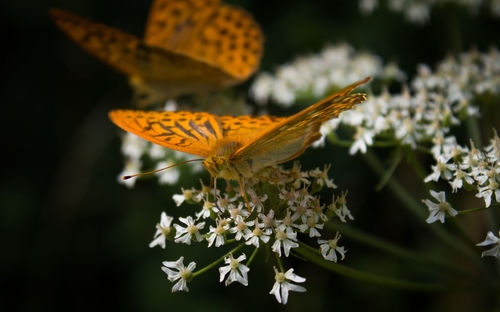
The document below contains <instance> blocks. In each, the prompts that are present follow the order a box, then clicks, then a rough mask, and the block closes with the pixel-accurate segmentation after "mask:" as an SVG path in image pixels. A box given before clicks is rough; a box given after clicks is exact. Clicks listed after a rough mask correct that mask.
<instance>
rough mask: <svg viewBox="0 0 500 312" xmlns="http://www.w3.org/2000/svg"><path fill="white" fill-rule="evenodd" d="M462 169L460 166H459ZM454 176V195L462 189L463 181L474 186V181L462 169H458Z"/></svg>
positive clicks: (452, 185)
mask: <svg viewBox="0 0 500 312" xmlns="http://www.w3.org/2000/svg"><path fill="white" fill-rule="evenodd" d="M459 167H460V166H459ZM453 175H454V176H455V179H453V181H451V182H450V185H451V188H452V189H453V193H456V192H457V190H458V189H460V188H462V186H463V181H465V182H466V183H468V184H470V185H473V184H474V179H473V178H472V177H471V176H470V175H469V173H467V172H465V171H462V169H460V168H458V169H457V170H456V171H455V172H454V173H453Z"/></svg>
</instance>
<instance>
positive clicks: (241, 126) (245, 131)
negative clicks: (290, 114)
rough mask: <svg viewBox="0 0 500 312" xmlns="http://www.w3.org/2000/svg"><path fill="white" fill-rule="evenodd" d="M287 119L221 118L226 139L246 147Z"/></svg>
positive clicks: (270, 117)
mask: <svg viewBox="0 0 500 312" xmlns="http://www.w3.org/2000/svg"><path fill="white" fill-rule="evenodd" d="M285 119H286V117H274V116H258V117H257V116H237V117H233V116H221V117H219V121H220V123H221V125H222V131H223V133H224V137H225V138H228V139H230V140H233V141H237V142H240V143H242V144H243V145H246V144H247V143H249V142H251V141H252V140H253V139H254V138H256V137H257V136H259V135H260V134H262V133H263V132H264V131H265V130H267V129H269V128H271V127H273V126H275V125H277V124H278V123H280V122H281V121H283V120H285Z"/></svg>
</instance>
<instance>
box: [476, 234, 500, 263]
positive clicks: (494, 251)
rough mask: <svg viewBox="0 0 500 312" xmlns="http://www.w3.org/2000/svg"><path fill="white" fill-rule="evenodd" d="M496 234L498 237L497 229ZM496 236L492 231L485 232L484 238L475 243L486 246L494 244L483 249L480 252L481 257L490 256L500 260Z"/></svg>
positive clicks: (498, 242) (499, 246) (499, 242)
mask: <svg viewBox="0 0 500 312" xmlns="http://www.w3.org/2000/svg"><path fill="white" fill-rule="evenodd" d="M498 236H499V237H500V231H498ZM499 237H496V236H495V235H494V234H493V232H491V231H489V232H488V234H486V238H485V240H484V241H482V242H480V243H479V244H476V246H488V245H494V246H493V248H491V249H488V250H485V251H483V252H482V253H481V257H485V256H491V257H495V258H497V259H499V260H500V238H499Z"/></svg>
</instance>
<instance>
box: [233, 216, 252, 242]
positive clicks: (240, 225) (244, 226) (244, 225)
mask: <svg viewBox="0 0 500 312" xmlns="http://www.w3.org/2000/svg"><path fill="white" fill-rule="evenodd" d="M234 223H235V226H233V227H232V228H230V229H229V232H231V233H233V234H235V233H236V235H235V236H234V238H235V239H236V240H237V241H239V240H241V238H243V237H245V236H247V235H251V234H250V233H251V232H252V231H250V229H249V227H250V226H253V225H254V223H255V222H254V221H248V222H245V220H243V217H242V216H241V215H237V216H236V217H235V218H234Z"/></svg>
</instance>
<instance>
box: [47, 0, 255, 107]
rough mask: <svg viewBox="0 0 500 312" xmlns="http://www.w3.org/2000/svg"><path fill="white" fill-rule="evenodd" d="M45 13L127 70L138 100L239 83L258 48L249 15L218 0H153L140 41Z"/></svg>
mask: <svg viewBox="0 0 500 312" xmlns="http://www.w3.org/2000/svg"><path fill="white" fill-rule="evenodd" d="M50 15H51V17H52V19H53V20H54V22H55V23H56V24H57V25H58V26H59V27H60V28H61V29H62V30H63V31H64V32H65V33H66V34H67V35H68V36H69V37H70V38H71V39H73V40H74V41H76V42H77V43H78V44H79V45H80V46H82V47H83V48H84V49H86V50H87V51H88V52H90V53H92V54H93V55H95V56H97V57H98V58H99V59H101V60H102V61H104V62H106V63H107V64H109V65H111V66H112V67H114V68H115V69H117V70H118V71H120V72H122V73H124V74H126V75H128V76H129V82H130V84H131V86H132V87H133V88H134V91H135V95H136V100H137V102H138V103H139V104H140V105H149V104H152V103H159V102H161V101H164V100H166V99H168V98H173V97H176V96H178V95H181V94H186V93H192V92H199V91H210V90H216V89H220V88H223V87H226V86H230V85H234V84H237V83H241V82H243V81H245V80H246V79H247V78H248V77H249V76H250V75H251V74H252V73H254V72H255V71H256V70H257V68H258V66H259V62H260V59H261V56H262V51H263V47H262V45H263V41H264V37H263V35H262V32H261V30H260V27H259V25H258V24H257V23H256V22H255V21H254V20H253V18H252V17H251V16H250V14H248V13H247V12H245V11H244V10H242V9H239V8H236V7H232V6H229V5H221V4H220V0H155V1H154V2H153V5H152V6H151V10H150V13H149V18H148V22H147V26H146V32H145V36H144V40H141V39H139V38H137V37H135V36H133V35H130V34H127V33H125V32H122V31H120V30H118V29H115V28H112V27H109V26H106V25H103V24H99V23H96V22H93V21H91V20H89V19H86V18H83V17H80V16H78V15H76V14H73V13H69V12H65V11H62V10H59V9H52V10H51V11H50Z"/></svg>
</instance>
